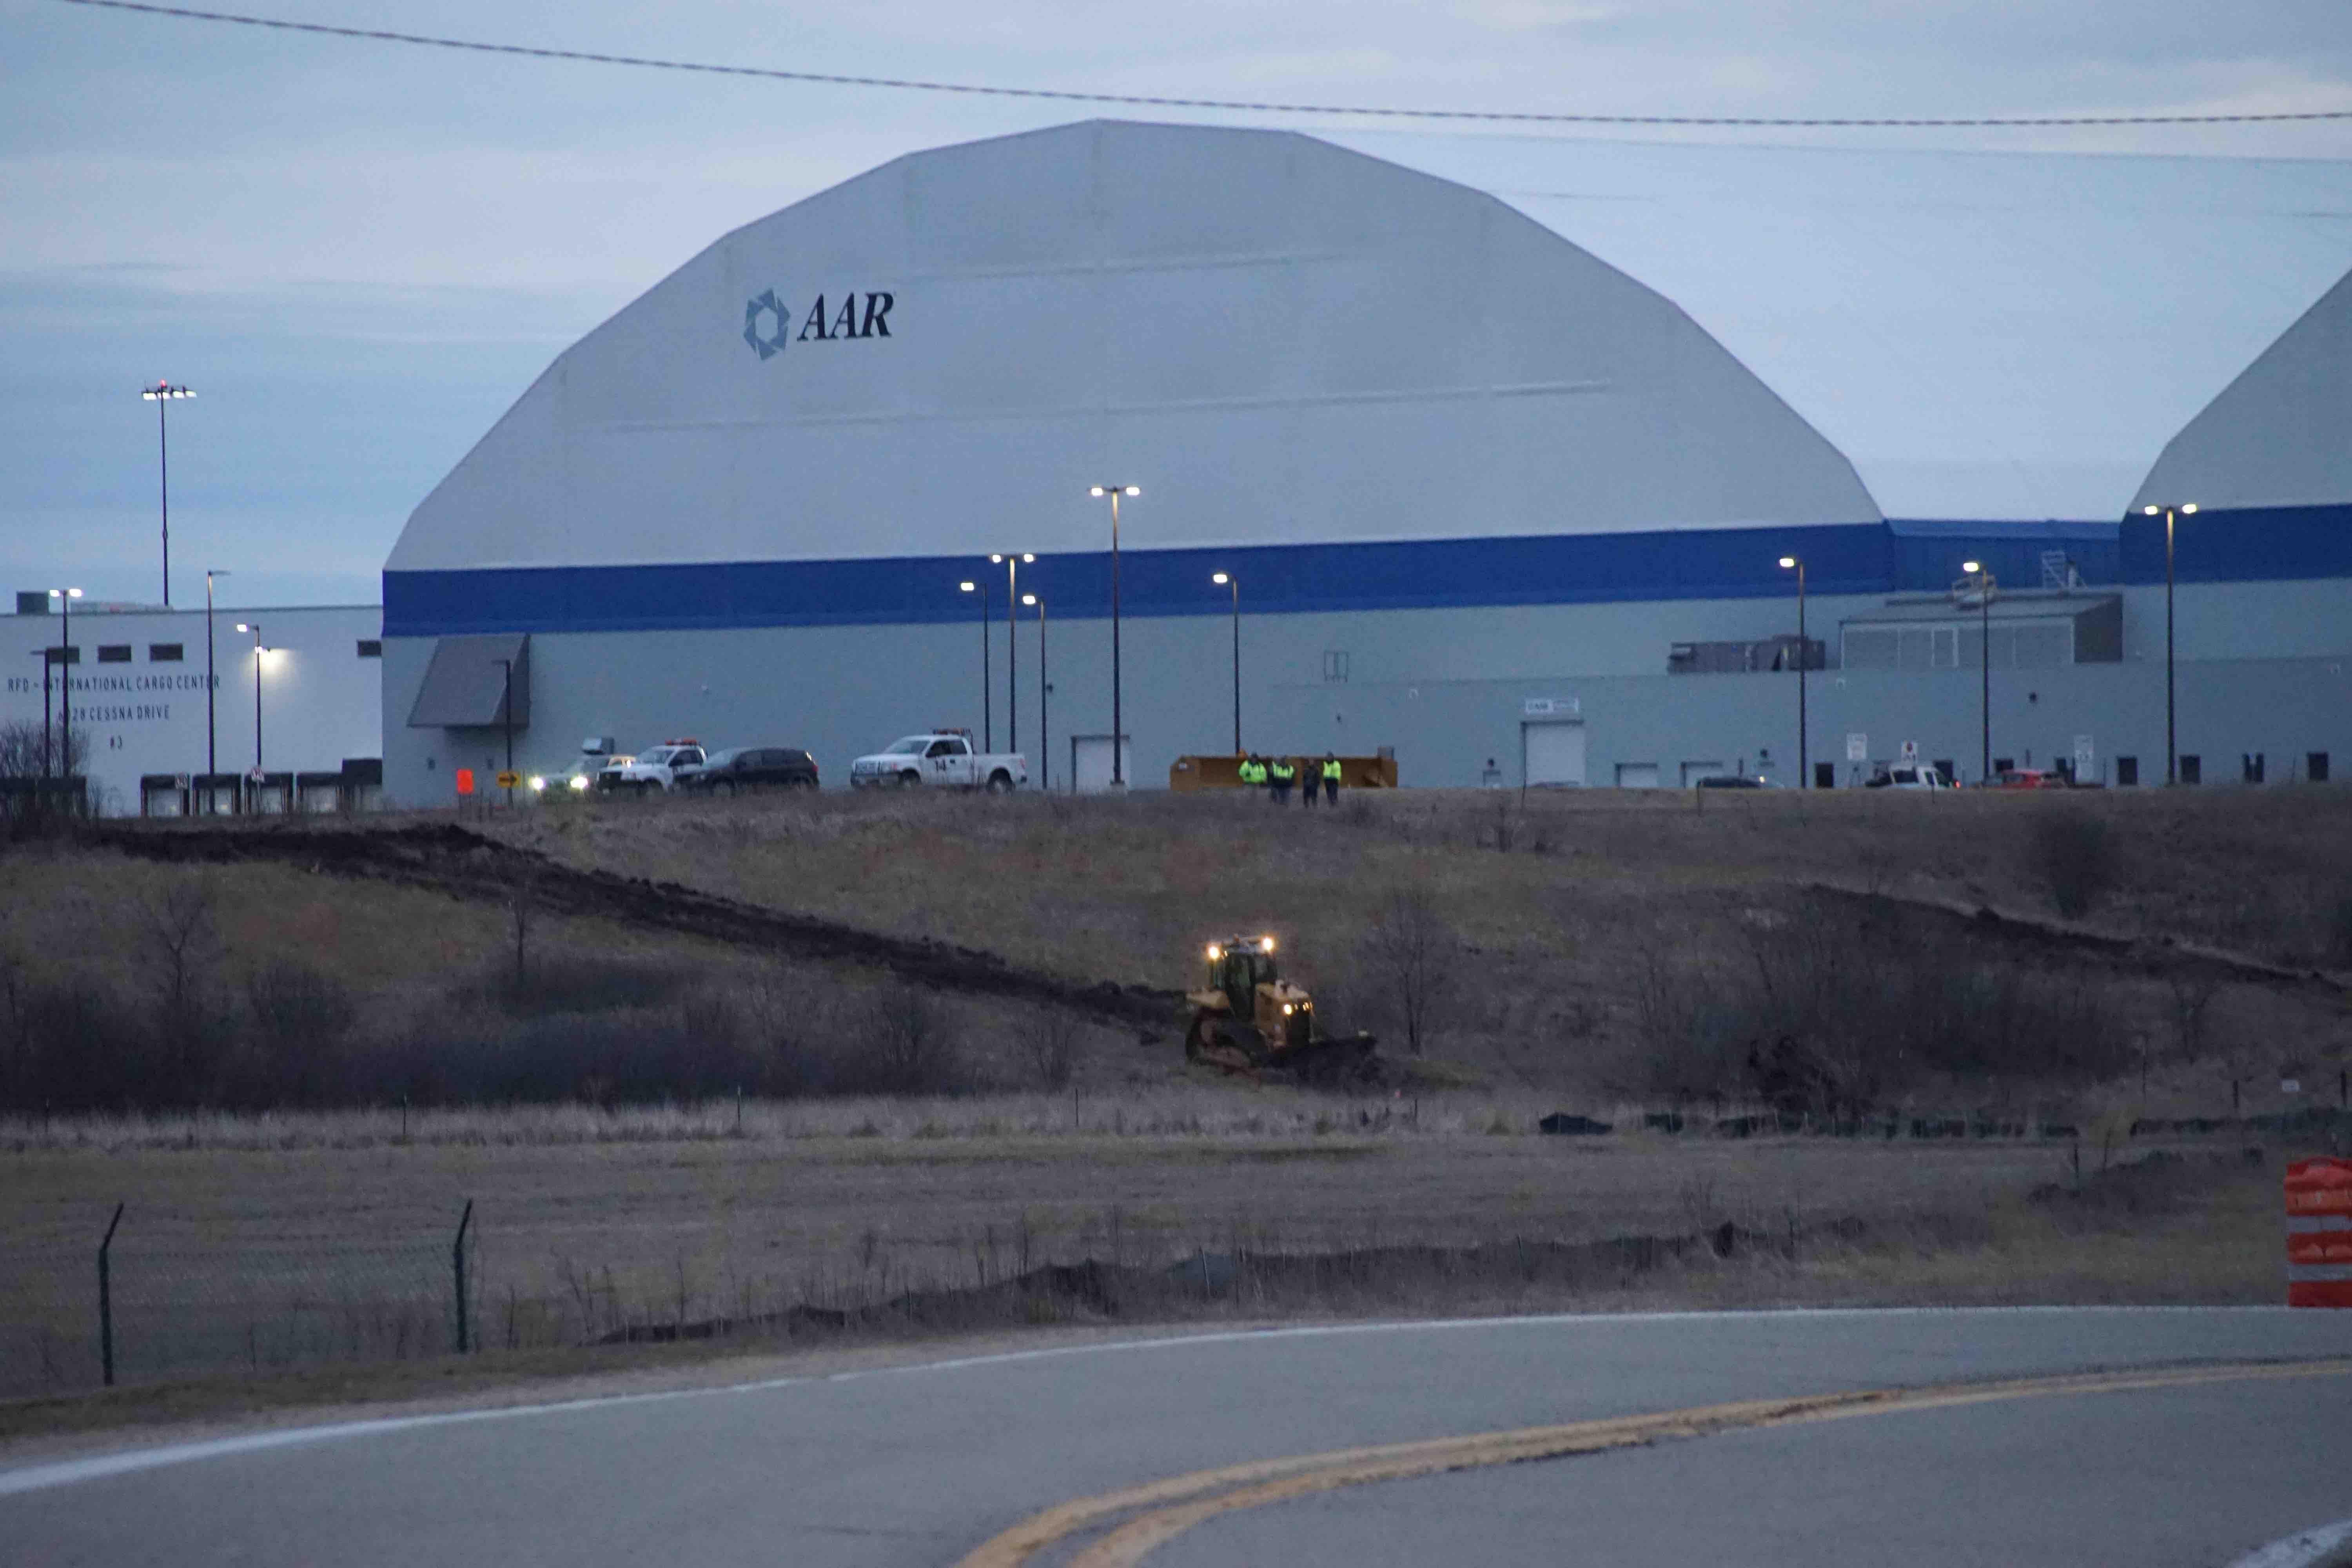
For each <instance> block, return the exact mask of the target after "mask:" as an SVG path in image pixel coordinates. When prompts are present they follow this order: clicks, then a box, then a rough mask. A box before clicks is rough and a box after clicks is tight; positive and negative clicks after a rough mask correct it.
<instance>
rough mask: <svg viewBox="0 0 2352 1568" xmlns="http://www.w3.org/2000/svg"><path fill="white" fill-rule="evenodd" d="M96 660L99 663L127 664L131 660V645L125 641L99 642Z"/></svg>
mask: <svg viewBox="0 0 2352 1568" xmlns="http://www.w3.org/2000/svg"><path fill="white" fill-rule="evenodd" d="M98 662H99V663H100V664H129V663H130V662H131V645H130V644H129V643H127V642H108V643H100V644H99V645H98Z"/></svg>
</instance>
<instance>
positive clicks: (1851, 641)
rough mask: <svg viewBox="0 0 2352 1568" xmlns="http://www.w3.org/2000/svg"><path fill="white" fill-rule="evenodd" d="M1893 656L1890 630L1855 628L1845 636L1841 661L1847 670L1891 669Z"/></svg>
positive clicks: (1893, 661) (1892, 639) (1892, 638)
mask: <svg viewBox="0 0 2352 1568" xmlns="http://www.w3.org/2000/svg"><path fill="white" fill-rule="evenodd" d="M1843 662H1844V664H1845V667H1846V668H1848V669H1893V668H1895V633H1894V631H1893V630H1892V629H1885V630H1881V629H1878V628H1875V627H1867V626H1856V627H1854V628H1853V629H1851V630H1849V631H1848V632H1847V633H1846V634H1845V651H1844V653H1843Z"/></svg>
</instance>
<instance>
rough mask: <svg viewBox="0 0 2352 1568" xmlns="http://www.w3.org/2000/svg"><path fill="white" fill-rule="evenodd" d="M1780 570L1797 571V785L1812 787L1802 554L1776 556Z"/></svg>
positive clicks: (1809, 656) (1810, 661)
mask: <svg viewBox="0 0 2352 1568" xmlns="http://www.w3.org/2000/svg"><path fill="white" fill-rule="evenodd" d="M1780 570H1781V571H1783V572H1788V571H1791V570H1793V571H1794V572H1795V573H1796V574H1797V787H1798V788H1799V789H1811V788H1812V787H1813V768H1812V752H1811V750H1810V749H1809V746H1808V742H1810V741H1811V735H1812V731H1811V728H1810V727H1809V726H1808V725H1807V724H1806V722H1805V684H1806V683H1805V674H1806V672H1807V671H1808V670H1810V669H1811V668H1812V664H1813V645H1812V644H1811V643H1809V642H1807V641H1806V640H1805V558H1804V557H1803V556H1801V555H1783V556H1782V557H1780Z"/></svg>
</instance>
